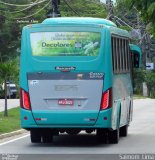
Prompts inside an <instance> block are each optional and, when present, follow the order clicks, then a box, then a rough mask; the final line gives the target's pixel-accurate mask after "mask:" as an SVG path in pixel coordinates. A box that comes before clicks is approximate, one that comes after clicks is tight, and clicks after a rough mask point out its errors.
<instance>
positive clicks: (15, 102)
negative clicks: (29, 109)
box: [0, 99, 19, 112]
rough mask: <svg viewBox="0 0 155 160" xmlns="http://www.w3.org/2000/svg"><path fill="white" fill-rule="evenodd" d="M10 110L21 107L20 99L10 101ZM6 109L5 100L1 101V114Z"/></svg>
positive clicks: (8, 101)
mask: <svg viewBox="0 0 155 160" xmlns="http://www.w3.org/2000/svg"><path fill="white" fill-rule="evenodd" d="M7 103H8V109H11V108H15V107H18V106H19V99H8V100H7ZM4 107H5V100H4V99H0V112H2V111H4Z"/></svg>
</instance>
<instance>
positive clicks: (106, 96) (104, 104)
mask: <svg viewBox="0 0 155 160" xmlns="http://www.w3.org/2000/svg"><path fill="white" fill-rule="evenodd" d="M111 107H112V88H110V89H108V90H106V91H105V92H104V93H103V94H102V101H101V108H100V109H101V110H104V109H108V108H111Z"/></svg>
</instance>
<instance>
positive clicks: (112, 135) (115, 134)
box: [108, 129, 119, 144]
mask: <svg viewBox="0 0 155 160" xmlns="http://www.w3.org/2000/svg"><path fill="white" fill-rule="evenodd" d="M108 140H109V143H110V144H117V143H118V142H119V129H116V130H113V131H111V130H109V133H108Z"/></svg>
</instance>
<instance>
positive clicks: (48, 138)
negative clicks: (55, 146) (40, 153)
mask: <svg viewBox="0 0 155 160" xmlns="http://www.w3.org/2000/svg"><path fill="white" fill-rule="evenodd" d="M42 141H43V143H52V142H53V134H52V133H51V131H50V130H46V129H45V130H43V131H42Z"/></svg>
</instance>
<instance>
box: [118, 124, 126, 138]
mask: <svg viewBox="0 0 155 160" xmlns="http://www.w3.org/2000/svg"><path fill="white" fill-rule="evenodd" d="M127 135H128V125H125V126H123V127H121V128H120V136H121V137H126V136H127Z"/></svg>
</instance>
